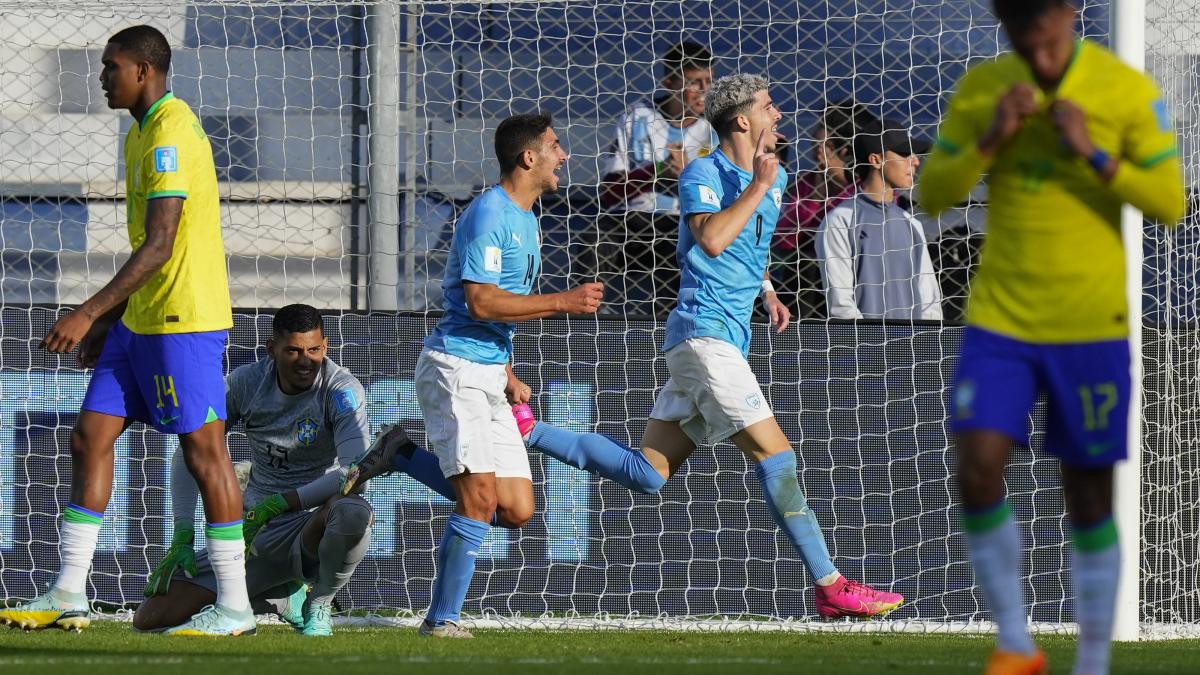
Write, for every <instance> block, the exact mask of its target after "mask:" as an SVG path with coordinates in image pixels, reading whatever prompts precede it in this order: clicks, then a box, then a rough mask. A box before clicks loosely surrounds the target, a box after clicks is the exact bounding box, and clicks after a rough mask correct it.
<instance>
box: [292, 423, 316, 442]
mask: <svg viewBox="0 0 1200 675" xmlns="http://www.w3.org/2000/svg"><path fill="white" fill-rule="evenodd" d="M317 429H318V427H317V421H316V420H314V419H313V418H311V417H305V418H304V419H302V420H300V421H299V422H297V423H296V442H297V443H299V444H300V445H305V446H307V445H312V444H313V441H315V440H317Z"/></svg>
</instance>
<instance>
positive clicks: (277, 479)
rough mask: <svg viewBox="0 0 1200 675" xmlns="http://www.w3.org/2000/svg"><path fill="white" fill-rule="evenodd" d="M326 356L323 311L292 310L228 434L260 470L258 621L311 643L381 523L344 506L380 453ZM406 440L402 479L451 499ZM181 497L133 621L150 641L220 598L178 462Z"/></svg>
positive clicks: (255, 481)
mask: <svg viewBox="0 0 1200 675" xmlns="http://www.w3.org/2000/svg"><path fill="white" fill-rule="evenodd" d="M328 348H329V341H328V339H327V338H326V337H325V331H324V326H323V322H322V319H321V314H320V312H318V311H317V309H316V308H314V307H311V306H309V305H301V304H296V305H288V306H286V307H283V308H281V309H280V310H279V311H278V312H276V314H275V318H274V320H273V321H272V333H271V339H270V340H268V341H267V354H268V356H267V358H264V359H262V360H261V361H258V362H256V363H251V364H247V365H244V366H242V367H240V368H238V369H237V370H234V371H233V372H232V373H230V374H229V377H228V378H227V379H226V399H227V410H228V411H229V424H230V426H231V427H232V426H233V425H234V424H236V423H237V422H238V421H241V422H243V423H244V425H245V431H246V440H248V441H249V443H250V451H251V457H252V464H253V468H252V470H251V472H250V480H249V484H248V485H247V486H246V490H245V494H244V496H243V500H244V503H245V508H246V516H245V540H246V544H247V547H248V549H249V555H248V556H247V559H246V586H247V589H248V591H249V593H250V597H251V599H252V600H254V603H255V605H258V609H260V611H269V612H273V613H276V614H278V615H279V616H280V617H281V618H283V619H284V620H285V621H287V622H288V623H290V624H292V625H293V627H295V628H296V630H297V631H299V632H300V633H301V634H303V635H308V636H324V635H330V634H332V629H331V627H330V620H329V619H330V608H331V605H332V603H333V598H334V596H335V595H336V594H337V592H338V590H339V589H341V588H342V587H343V586H344V585H345V584H346V583H347V582H348V581H349V580H350V577H351V575H353V574H354V570H355V568H357V567H358V564H359V563H360V562H361V561H362V559H363V557H364V556H365V555H366V552H367V548H368V545H369V543H370V525H371V521H372V515H373V514H372V509H371V505H370V503H369V502H367V501H366V500H365V499H363V498H362V497H360V496H358V495H350V496H347V497H345V498H338V497H337V495H338V492H339V487H340V483H341V479H342V475H343V470H342V469H343V467H345V466H348V465H349V464H350V463H351V462H352V461H354V460H355V459H356V458H358V460H359V461H361V460H362V458H363V457H364V456H366V453H369V452H372V451H375V447H374V446H373V447H372V448H371V450H368V449H367V439H368V438H370V430H369V424H368V422H367V414H366V397H365V395H364V393H363V387H362V384H361V383H360V382H359V381H358V378H356V377H354V375H353V374H352V373H350V371H348V370H346V369H345V368H342V367H341V366H339V365H338V364H336V363H334V362H333V360H332V359H330V358H328V357H327V356H326V352H327V350H328ZM384 436H385V434H380V438H383V437H384ZM401 436H402V433H401V434H397V433H396V432H394V431H393V432H392V433H390V434H387V437H388V445H389V446H390V448H391V449H392V452H393V453H394V454H395V455H396V456H397V457H403V458H405V460H406V463H405V464H404V465H403V467H404V469H405V470H406V471H407V472H408V473H409V474H410V475H412V476H413V477H414V478H416V479H417V480H419V481H421V482H422V483H425V484H426V485H428V486H429V487H431V488H433V489H434V490H436V491H438V492H440V493H442V494H443V495H444V496H446V497H447V498H451V499H452V498H453V494H454V493H453V491H452V490H451V489H450V486H449V484H448V483H447V482H446V479H445V478H444V477H443V476H442V474H441V472H440V471H439V470H438V462H437V459H436V458H435V457H434V456H433V455H431V454H430V453H428V452H426V451H425V450H422V449H420V448H418V447H416V446H415V445H413V443H412V442H411V441H408V439H407V438H406V437H401ZM375 445H376V446H378V445H380V443H379V442H378V441H377V442H376V444H375ZM171 496H172V510H173V512H174V517H175V533H176V536H175V538H174V540H173V541H172V545H171V547H170V549H169V550H168V551H167V554H166V556H165V557H164V558H163V560H162V562H161V563H160V564H159V566H158V567H157V568H156V569H155V570H154V572H153V573H151V575H150V582H149V584H148V585H147V586H146V596H147V597H148V598H149V599H148V600H147V601H146V602H144V603H142V605H141V606H140V607H138V611H137V613H136V614H135V615H134V617H133V625H134V628H136V629H138V630H142V631H151V632H154V631H160V630H165V629H168V628H170V627H171V626H175V625H177V624H179V623H182V622H183V621H184V620H185V619H187V617H188V616H190V615H191V614H193V613H194V612H196V611H198V610H199V609H200V608H201V607H204V606H205V605H209V604H212V601H213V598H214V597H215V591H216V578H215V577H214V575H213V571H212V565H211V563H210V562H209V559H208V556H207V555H205V554H203V553H202V554H201V555H200V556H199V557H197V556H196V555H195V553H194V551H193V550H192V539H191V536H190V535H191V532H192V530H193V524H192V514H193V513H195V510H196V500H197V498H198V497H199V491H198V490H197V488H196V482H195V480H192V478H191V476H190V475H189V474H188V472H187V469H186V467H185V466H184V462H183V453H180V452H176V453H175V458H174V462H173V464H172V467H171ZM331 498H333V499H331ZM181 535H187V536H181ZM172 581H178V582H182V583H172ZM306 585H311V587H312V590H311V592H306V587H307V586H306Z"/></svg>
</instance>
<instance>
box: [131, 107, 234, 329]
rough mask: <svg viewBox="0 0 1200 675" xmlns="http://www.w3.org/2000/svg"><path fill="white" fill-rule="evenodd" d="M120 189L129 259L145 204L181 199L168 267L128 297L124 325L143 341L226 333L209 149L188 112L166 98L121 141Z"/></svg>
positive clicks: (142, 234) (142, 226)
mask: <svg viewBox="0 0 1200 675" xmlns="http://www.w3.org/2000/svg"><path fill="white" fill-rule="evenodd" d="M125 189H126V193H127V196H126V202H125V204H126V207H125V209H126V218H127V220H128V223H129V243H130V245H131V246H132V247H133V250H135V251H136V250H137V249H138V247H140V246H141V245H142V243H144V242H145V241H146V205H147V203H148V202H149V200H152V199H155V198H159V197H183V199H184V201H183V214H182V215H181V216H180V218H179V229H178V231H177V233H176V236H175V247H174V249H173V252H172V253H171V259H170V260H168V261H167V263H166V264H165V265H163V266H162V269H160V270H159V271H158V272H156V273H155V274H154V276H153V277H151V278H150V280H149V281H147V282H146V284H145V285H144V286H142V287H141V288H140V289H138V290H137V291H135V292H134V293H133V295H131V296H129V304H128V306H127V307H126V309H125V315H124V317H123V319H122V320H123V321H124V323H125V325H126V326H127V327H128V328H129V330H131V331H133V332H135V333H140V334H143V335H154V334H163V333H199V332H204V331H214V330H224V329H227V328H230V327H232V326H233V312H232V310H231V309H230V303H229V280H228V277H227V276H226V271H225V246H224V243H223V242H222V240H221V211H220V208H221V200H220V195H219V193H218V192H217V171H216V167H215V166H214V164H213V156H212V146H211V145H209V142H208V136H206V135H205V133H204V129H203V128H201V126H200V120H198V119H197V118H196V115H195V114H194V113H192V110H191V108H189V107H188V105H187V104H186V103H184V102H183V101H181V100H179V99H177V98H175V97H174V96H172V95H171V93H170V92H167V94H166V95H165V96H163V97H162V98H161V99H159V100H158V101H156V102H155V103H154V105H152V106H151V107H150V110H148V111H147V112H146V116H145V119H143V120H142V123H141V124H140V125H139V124H138V123H137V122H134V124H133V127H132V128H130V130H129V135H128V136H126V137H125Z"/></svg>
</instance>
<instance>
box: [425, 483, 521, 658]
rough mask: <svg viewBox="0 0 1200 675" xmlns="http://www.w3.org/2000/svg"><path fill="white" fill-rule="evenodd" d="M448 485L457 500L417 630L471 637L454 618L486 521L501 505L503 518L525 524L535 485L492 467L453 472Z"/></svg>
mask: <svg viewBox="0 0 1200 675" xmlns="http://www.w3.org/2000/svg"><path fill="white" fill-rule="evenodd" d="M522 483H523V485H522ZM450 484H451V485H452V486H454V491H455V493H456V494H457V495H458V499H457V501H456V502H455V505H454V513H452V514H451V515H450V519H449V520H447V521H446V529H445V531H444V532H443V533H442V539H441V542H440V545H439V546H438V555H437V578H436V579H434V582H433V597H432V598H431V600H430V603H429V612H427V613H426V615H425V621H424V622H422V624H421V629H420V634H421V635H423V636H432V637H446V638H470V637H473V636H472V635H471V633H470V632H469V631H467V630H466V629H465V628H462V627H461V626H459V625H458V617H459V612H460V611H461V610H462V604H463V600H464V599H465V598H466V596H467V588H468V587H469V586H470V583H471V577H472V576H474V574H475V560H476V558H477V557H478V556H479V548H480V546H482V545H483V539H484V537H486V536H487V533H488V530H489V529H490V526H489V523H490V522H491V521H492V518H493V515H494V514H496V513H497V510H502V511H503V512H504V513H505V515H504V516H503V517H504V518H506V519H509V518H513V519H515V520H516V522H519V523H520V524H524V522H525V521H526V520H528V518H529V514H531V513H532V511H533V508H532V504H533V487H532V483H531V482H529V481H527V480H523V479H514V478H499V479H498V478H497V477H496V474H495V473H492V472H487V473H472V472H470V471H463V472H462V473H460V474H458V475H455V476H451V477H450ZM501 484H503V487H502V486H501ZM526 491H527V492H528V496H527V497H526ZM502 498H503V499H504V504H503V507H502V506H501V499H502ZM514 524H515V523H514Z"/></svg>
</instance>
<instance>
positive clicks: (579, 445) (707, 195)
mask: <svg viewBox="0 0 1200 675" xmlns="http://www.w3.org/2000/svg"><path fill="white" fill-rule="evenodd" d="M704 114H705V116H706V117H708V120H709V122H711V123H712V125H713V127H714V128H715V129H716V130H717V134H718V137H719V138H720V149H719V150H718V151H717V152H714V153H713V154H711V155H709V156H708V157H703V158H700V159H697V160H695V161H693V162H692V163H691V164H689V165H688V167H687V169H686V170H684V172H683V175H681V176H680V178H679V195H680V211H681V215H682V222H681V223H680V228H679V246H678V255H679V261H680V267H681V270H682V273H683V276H682V281H681V283H680V290H679V302H678V305H677V306H676V308H675V310H674V311H673V312H671V316H670V318H668V320H667V336H666V341H665V343H664V344H663V351H664V352H665V354H666V361H667V369H668V371H669V372H670V379H669V380H667V384H666V386H665V387H664V388H663V390H662V391H661V392H659V395H658V400H657V401H656V402H655V404H654V409H653V411H652V412H651V413H650V420H649V422H648V423H647V425H646V434H645V436H644V437H643V439H642V449H641V452H637V451H634V450H631V449H629V448H627V447H625V446H623V445H621V444H620V443H618V442H616V441H614V440H612V439H609V438H607V437H605V436H602V435H600V434H592V433H576V432H573V431H567V430H564V429H558V428H555V427H552V426H550V425H548V424H545V423H541V422H536V421H535V420H534V419H533V414H532V412H531V411H530V410H529V407H528V406H527V405H520V406H515V407H514V410H513V412H514V414H515V415H516V417H517V420H518V424H519V426H520V428H521V431H522V435H524V436H526V438H527V439H528V442H529V444H530V445H531V447H533V448H536V449H537V450H540V451H542V452H544V453H545V454H548V455H550V456H552V457H555V458H557V459H559V460H561V461H562V462H564V463H566V464H569V465H571V466H575V467H578V468H581V469H585V470H588V471H592V472H595V473H598V474H600V475H601V476H604V477H605V478H609V479H611V480H614V481H616V482H618V483H620V484H622V485H624V486H626V487H628V488H629V489H631V490H636V491H639V492H657V491H658V490H659V489H660V488H661V487H662V485H663V483H664V482H666V480H667V478H669V477H670V476H671V475H672V474H674V473H675V472H676V471H677V470H678V469H679V467H680V465H682V464H683V462H684V460H686V459H687V457H688V456H689V455H690V454H691V453H692V452H693V451H694V450H695V449H696V446H697V445H699V444H701V443H703V442H704V440H705V437H706V436H707V438H708V440H710V441H711V442H713V443H717V442H720V441H724V440H726V439H730V440H732V441H733V442H734V443H735V444H736V445H737V446H738V448H740V449H741V450H742V451H743V452H744V453H745V454H746V455H747V456H748V457H749V458H750V459H751V461H753V462H754V464H755V472H756V473H757V474H758V478H759V481H760V482H761V483H762V488H763V495H764V497H765V498H766V501H767V505H768V506H769V507H770V510H771V514H772V515H773V516H774V518H775V521H776V522H777V523H778V524H779V526H780V527H781V528H783V530H784V532H785V533H786V534H787V536H788V539H789V540H790V541H791V542H792V545H793V546H795V547H796V550H797V551H799V553H800V556H801V557H802V558H803V559H804V563H805V565H806V566H807V568H808V571H809V573H810V574H811V575H812V577H813V580H814V581H815V582H816V595H817V602H816V605H817V611H818V612H819V613H820V614H821V615H822V616H825V617H841V616H852V617H866V616H874V615H881V614H886V613H887V612H889V611H891V610H893V609H895V608H896V607H897V606H899V605H900V603H901V602H903V600H904V598H903V597H902V596H900V595H898V594H896V593H887V592H883V591H877V590H875V589H873V588H871V587H869V586H866V585H864V584H860V583H857V582H853V581H849V580H847V579H846V578H844V577H843V576H842V575H841V573H839V572H838V570H837V568H836V567H834V565H833V562H832V561H831V560H830V558H829V551H828V549H827V548H826V546H825V540H824V538H823V537H822V534H821V530H820V526H819V525H818V524H817V520H816V517H815V516H814V515H813V513H812V511H811V510H810V509H809V508H808V504H807V502H806V500H805V498H804V492H803V491H802V490H801V488H800V485H799V484H798V482H797V480H796V456H795V453H794V452H793V451H792V448H791V443H790V442H789V441H788V439H787V437H786V436H785V435H784V433H783V430H782V429H780V428H779V424H778V423H777V422H776V421H775V417H774V415H773V414H772V412H771V409H770V407H769V406H768V405H767V401H766V399H765V397H764V396H763V393H762V390H761V389H760V388H759V386H758V380H757V379H756V378H755V377H754V373H753V372H751V370H750V364H749V363H748V362H747V361H746V354H747V353H748V352H749V349H750V314H751V311H752V310H753V308H754V301H755V299H756V298H757V297H758V296H759V294H760V289H761V291H762V295H763V299H764V302H765V304H766V309H767V311H768V314H769V316H770V319H771V325H772V326H773V327H774V328H775V329H776V330H777V331H780V332H781V331H783V329H784V328H786V327H787V325H788V322H789V320H790V318H791V315H790V312H789V311H788V309H787V308H786V307H785V306H784V305H783V304H782V303H781V302H780V301H779V299H778V298H777V297H776V295H775V293H774V290H773V289H772V288H771V285H770V282H769V281H767V274H766V271H767V260H768V257H769V255H770V253H769V250H770V248H769V247H770V243H771V234H772V233H773V232H774V230H775V221H776V220H777V219H778V218H779V211H780V205H781V202H782V199H783V190H784V187H785V186H786V184H787V175H786V173H785V172H784V171H783V169H781V168H780V166H779V161H778V159H777V158H776V155H775V143H776V138H777V136H776V132H775V125H776V123H777V122H778V121H779V119H780V117H781V115H780V113H779V111H778V110H777V109H776V108H775V104H774V103H773V102H772V101H771V96H770V94H768V92H767V81H766V80H765V79H763V78H762V77H758V76H753V75H734V76H731V77H725V78H722V79H719V80H717V81H716V82H714V83H713V86H712V89H710V90H709V92H708V95H707V98H706V99H705V113H704Z"/></svg>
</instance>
